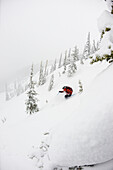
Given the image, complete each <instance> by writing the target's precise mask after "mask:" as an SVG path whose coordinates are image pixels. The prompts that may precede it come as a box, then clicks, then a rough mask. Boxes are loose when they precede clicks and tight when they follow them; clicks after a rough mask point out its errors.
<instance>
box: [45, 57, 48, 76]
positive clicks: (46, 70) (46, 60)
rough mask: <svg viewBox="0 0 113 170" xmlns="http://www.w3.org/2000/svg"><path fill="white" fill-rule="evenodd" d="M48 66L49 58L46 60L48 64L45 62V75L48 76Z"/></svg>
mask: <svg viewBox="0 0 113 170" xmlns="http://www.w3.org/2000/svg"><path fill="white" fill-rule="evenodd" d="M47 66H48V60H46V64H45V70H44V76H45V77H46V76H47Z"/></svg>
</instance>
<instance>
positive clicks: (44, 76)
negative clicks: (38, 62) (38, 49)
mask: <svg viewBox="0 0 113 170" xmlns="http://www.w3.org/2000/svg"><path fill="white" fill-rule="evenodd" d="M47 66H48V60H47V61H46V64H45V70H44V75H43V76H42V84H44V83H45V82H46V76H47Z"/></svg>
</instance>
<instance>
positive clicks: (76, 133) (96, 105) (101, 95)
mask: <svg viewBox="0 0 113 170" xmlns="http://www.w3.org/2000/svg"><path fill="white" fill-rule="evenodd" d="M112 73H113V64H112V65H110V66H109V67H108V68H107V69H106V70H105V71H103V72H102V73H101V74H99V75H98V76H97V77H96V78H95V79H94V80H93V82H92V83H91V84H90V87H89V88H88V89H87V90H86V91H85V92H84V94H83V95H82V96H80V99H78V98H76V97H75V98H72V99H71V100H69V101H67V102H66V105H65V108H64V112H65V110H68V111H69V110H70V116H69V117H68V118H67V119H65V121H63V122H62V123H61V124H59V126H57V127H56V129H55V130H54V131H53V133H52V140H51V145H50V149H49V155H50V159H51V160H52V162H54V163H55V164H56V165H61V166H63V165H65V166H68V167H69V166H74V165H85V164H87V165H89V164H96V163H101V162H105V161H107V160H110V159H112V158H113V150H112V148H113V135H112V134H113V90H112V88H113V77H112ZM77 100H81V101H80V102H79V103H78V101H77ZM76 104H77V108H76V107H75V106H76ZM70 106H72V108H70ZM68 108H70V109H68ZM67 127H68V128H67ZM56 153H57V154H56Z"/></svg>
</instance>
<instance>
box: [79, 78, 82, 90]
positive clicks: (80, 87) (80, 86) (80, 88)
mask: <svg viewBox="0 0 113 170" xmlns="http://www.w3.org/2000/svg"><path fill="white" fill-rule="evenodd" d="M82 92H83V87H82V83H81V81H80V80H79V93H82Z"/></svg>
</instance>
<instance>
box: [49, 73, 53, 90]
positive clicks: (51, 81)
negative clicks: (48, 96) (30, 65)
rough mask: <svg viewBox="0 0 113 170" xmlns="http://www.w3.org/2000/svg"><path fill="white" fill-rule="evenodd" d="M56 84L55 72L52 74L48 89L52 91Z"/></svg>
mask: <svg viewBox="0 0 113 170" xmlns="http://www.w3.org/2000/svg"><path fill="white" fill-rule="evenodd" d="M53 85H54V74H52V76H51V79H50V83H49V88H48V90H49V91H51V90H52V88H53Z"/></svg>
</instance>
